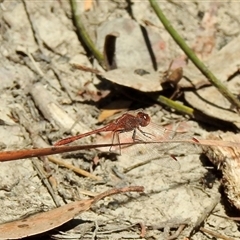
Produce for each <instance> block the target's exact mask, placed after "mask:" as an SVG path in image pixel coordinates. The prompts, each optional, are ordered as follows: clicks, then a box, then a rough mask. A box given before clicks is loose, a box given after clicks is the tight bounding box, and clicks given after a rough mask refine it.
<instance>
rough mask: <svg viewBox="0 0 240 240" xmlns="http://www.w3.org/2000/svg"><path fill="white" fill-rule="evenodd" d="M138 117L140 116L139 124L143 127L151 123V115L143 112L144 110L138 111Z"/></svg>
mask: <svg viewBox="0 0 240 240" xmlns="http://www.w3.org/2000/svg"><path fill="white" fill-rule="evenodd" d="M137 118H138V121H139V125H140V126H141V127H146V126H147V125H148V124H149V123H150V120H151V118H150V117H149V115H148V114H146V113H143V112H138V113H137Z"/></svg>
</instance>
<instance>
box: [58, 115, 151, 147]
mask: <svg viewBox="0 0 240 240" xmlns="http://www.w3.org/2000/svg"><path fill="white" fill-rule="evenodd" d="M150 121H151V118H150V116H149V115H148V114H146V113H143V112H138V113H137V114H136V116H135V115H133V114H130V113H125V114H123V115H122V116H121V117H119V118H117V119H116V120H114V121H113V122H110V123H109V124H107V125H106V126H104V127H102V128H98V129H95V130H93V131H90V132H86V133H82V134H79V135H76V136H73V137H68V138H64V139H62V140H60V141H58V142H56V143H55V144H54V146H60V145H65V144H68V143H71V142H73V141H76V140H78V139H80V138H83V137H87V136H90V135H92V134H96V133H101V132H109V131H111V132H113V138H112V142H113V141H114V139H115V136H117V141H118V143H120V139H119V134H121V133H123V132H131V131H133V134H132V140H133V141H136V140H137V139H136V131H140V132H141V133H142V134H143V135H144V136H147V135H149V133H146V132H144V131H143V130H142V129H141V127H146V126H147V125H149V123H150ZM150 135H151V134H150ZM147 137H148V136H147Z"/></svg>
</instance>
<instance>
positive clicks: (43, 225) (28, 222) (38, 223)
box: [0, 186, 144, 239]
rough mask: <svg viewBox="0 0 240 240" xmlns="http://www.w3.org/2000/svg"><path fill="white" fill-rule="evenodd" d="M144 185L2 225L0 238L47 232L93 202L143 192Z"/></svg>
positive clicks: (112, 191)
mask: <svg viewBox="0 0 240 240" xmlns="http://www.w3.org/2000/svg"><path fill="white" fill-rule="evenodd" d="M143 190H144V189H143V187H138V186H133V187H125V188H119V189H112V190H109V191H106V192H103V193H101V194H99V195H97V196H96V197H94V198H92V199H87V200H82V201H76V202H72V203H69V204H66V205H64V206H62V207H59V208H56V209H53V210H50V211H48V212H43V213H39V214H36V215H33V216H30V217H28V218H25V219H22V220H17V221H14V222H8V223H3V224H1V225H0V239H19V238H23V237H29V236H33V235H37V234H40V233H44V232H47V231H49V230H52V229H54V228H57V227H59V226H61V225H62V224H64V223H66V222H68V221H70V220H71V219H73V218H74V217H75V216H76V215H78V214H80V213H82V212H84V211H87V210H89V208H90V207H91V206H92V204H94V203H96V202H97V201H99V200H100V199H102V198H105V197H107V196H110V195H113V194H118V193H124V192H143Z"/></svg>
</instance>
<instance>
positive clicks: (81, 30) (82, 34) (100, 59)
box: [70, 0, 105, 68]
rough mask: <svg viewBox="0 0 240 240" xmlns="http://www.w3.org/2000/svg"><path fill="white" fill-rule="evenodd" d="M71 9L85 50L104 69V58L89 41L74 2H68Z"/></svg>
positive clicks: (73, 0)
mask: <svg viewBox="0 0 240 240" xmlns="http://www.w3.org/2000/svg"><path fill="white" fill-rule="evenodd" d="M70 4H71V8H72V14H73V19H74V22H75V25H76V28H77V33H78V35H79V36H80V37H81V38H82V40H83V41H84V43H85V44H86V46H87V48H88V49H89V50H90V51H91V53H92V54H93V56H94V57H95V58H96V59H97V61H98V63H99V64H100V65H101V66H102V67H103V68H105V64H104V57H103V54H102V53H101V52H99V51H98V49H97V48H96V47H95V45H94V43H93V41H92V40H91V38H90V36H89V35H88V33H87V31H86V29H85V27H84V25H83V23H82V21H81V18H80V14H79V13H78V11H77V9H78V8H77V1H76V0H70Z"/></svg>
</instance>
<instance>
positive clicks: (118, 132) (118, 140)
mask: <svg viewBox="0 0 240 240" xmlns="http://www.w3.org/2000/svg"><path fill="white" fill-rule="evenodd" d="M121 132H122V131H114V132H113V136H112V144H114V140H115V137H117V143H118V144H119V151H120V155H121V145H120V137H119V134H120V133H121ZM111 151H112V146H111V147H110V148H109V152H111Z"/></svg>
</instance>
